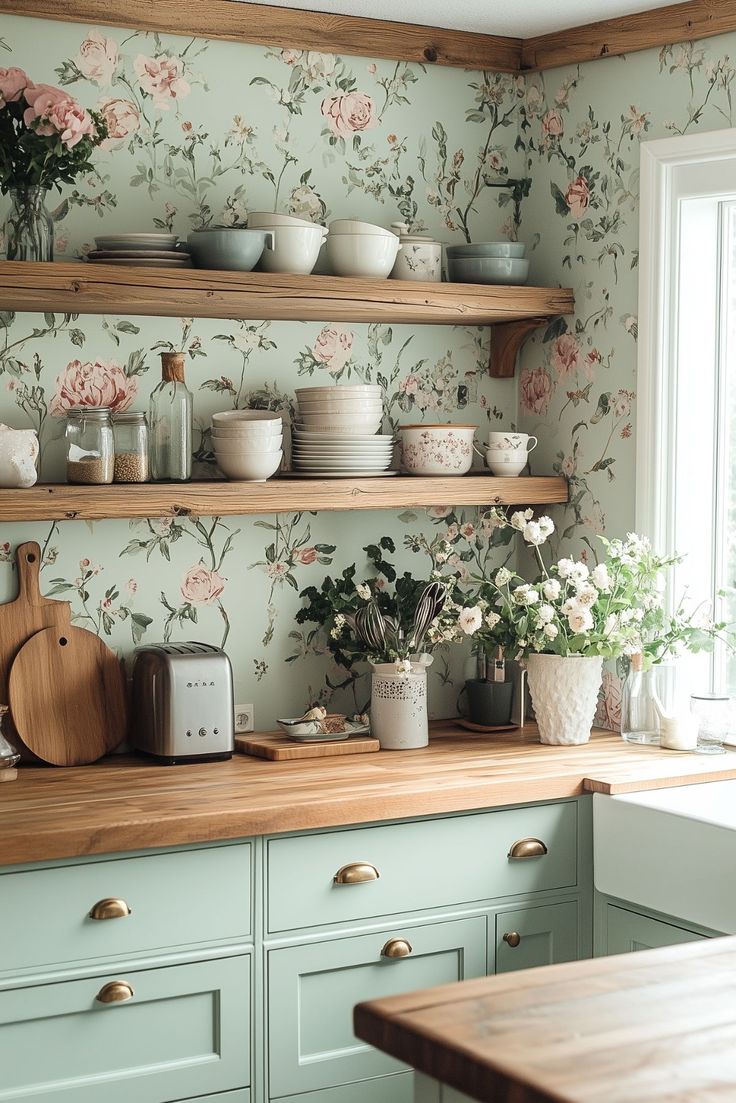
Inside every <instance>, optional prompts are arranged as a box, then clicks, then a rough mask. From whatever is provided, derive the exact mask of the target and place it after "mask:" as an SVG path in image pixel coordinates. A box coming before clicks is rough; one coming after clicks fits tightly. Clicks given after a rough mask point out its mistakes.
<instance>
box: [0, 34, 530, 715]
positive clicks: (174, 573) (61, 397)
mask: <svg viewBox="0 0 736 1103" xmlns="http://www.w3.org/2000/svg"><path fill="white" fill-rule="evenodd" d="M39 30H40V31H41V32H42V33H41V34H40V35H39ZM1 33H2V36H3V41H2V44H0V65H3V64H4V65H11V64H12V65H19V66H21V67H23V68H26V69H27V70H28V71H29V73H30V74H31V76H32V77H33V79H35V80H36V81H44V82H48V83H52V84H61V85H63V86H65V87H68V88H69V89H70V90H71V91H72V92H73V94H74V95H75V96H77V97H78V98H79V100H80V101H81V102H82V103H83V104H84V105H85V106H88V107H95V108H96V109H98V110H100V111H102V112H103V113H104V114H105V116H106V118H107V121H108V125H109V128H110V136H109V138H108V139H107V141H106V143H105V146H106V148H105V149H103V150H100V151H99V152H98V153H97V154H96V157H95V164H96V172H95V173H94V174H93V175H92V176H90V177H89V178H88V179H84V180H80V181H78V182H77V184H76V185H75V186H73V187H71V188H66V189H65V190H64V192H63V193H62V194H61V196H54V197H52V199H51V201H50V204H49V206H50V208H52V209H53V212H54V218H55V222H56V226H57V234H56V250H57V257H58V258H75V257H79V256H82V255H83V254H84V253H85V251H86V250H87V249H88V248H90V246H91V245H92V244H93V240H94V236H95V234H100V233H103V232H107V233H111V232H115V231H129V230H146V229H155V228H160V229H166V230H169V229H171V230H175V231H176V232H178V233H179V234H181V235H186V234H187V232H188V231H189V230H190V229H191V228H193V227H197V226H203V225H208V224H210V223H225V224H237V223H239V222H242V221H243V220H244V218H245V216H246V213H247V211H248V210H249V209H250V210H254V209H255V210H258V209H260V210H264V209H265V210H268V209H274V208H279V209H284V210H287V211H291V212H293V213H295V214H301V215H305V216H307V217H310V218H315V219H329V218H331V217H336V216H339V215H343V216H354V217H359V218H366V219H371V220H375V221H377V222H380V223H382V224H384V225H388V224H389V223H390V222H391V221H392V220H396V219H399V218H401V219H404V220H406V221H409V222H410V223H412V225H414V226H417V227H422V228H426V229H428V230H430V231H431V232H432V233H435V234H437V235H441V236H442V237H443V238H448V239H449V238H453V239H456V240H459V241H461V240H463V239H464V238H465V237H469V236H470V235H476V236H478V235H480V236H482V237H488V236H497V235H498V234H502V233H513V230H514V213H515V211H516V209H517V208H516V206H515V203H514V201H513V195H512V191H513V189H504V188H499V187H497V186H495V185H497V184H498V183H499V182H501V183H503V182H504V180H505V179H506V176H507V175H508V167H509V164H510V161H512V160H513V159H514V158H516V159H517V160H518V157H517V155H516V154H515V153H514V150H513V146H514V141H515V137H516V132H515V117H516V111H517V108H518V104H519V103H520V102H521V100H520V86H519V85H518V83H517V82H514V81H513V80H512V79H511V78H509V77H505V76H495V75H494V74H478V73H475V74H473V73H465V72H461V71H455V70H449V69H443V70H426V71H425V69H424V68H423V67H422V66H419V65H405V64H402V63H399V64H396V63H389V62H383V61H380V62H375V63H374V62H371V61H370V60H366V59H363V58H340V57H333V56H331V55H325V54H319V53H305V52H302V51H294V50H288V49H285V50H271V51H264V50H261V49H257V48H255V47H250V46H243V45H238V44H231V43H222V42H208V41H204V40H201V41H200V40H189V39H185V38H176V37H172V36H158V35H144V34H133V33H131V32H130V31H122V30H121V31H116V30H114V29H113V30H111V29H104V30H100V29H97V28H94V27H91V28H86V27H84V26H81V25H75V24H69V25H64V24H57V23H53V24H44V23H42V22H39V21H37V20H31V19H23V18H5V19H3V25H2V31H1ZM429 119H431V122H429V123H428V120H429ZM492 185H493V186H492ZM1 214H2V210H1V209H0V215H1ZM1 306H2V304H0V307H1ZM113 309H114V307H113ZM488 340H489V338H488V332H487V330H479V329H468V328H464V327H453V328H439V329H438V328H435V327H416V326H413V327H409V326H384V325H370V326H366V325H360V326H359V325H355V326H349V325H345V324H341V325H337V324H332V323H330V322H329V320H328V321H326V322H325V323H323V324H320V323H309V324H307V323H303V322H290V323H268V322H251V323H245V322H243V323H237V322H224V321H222V322H218V321H205V320H192V319H187V318H181V319H154V318H132V317H126V318H122V317H117V316H115V315H113V314H111V315H109V316H105V317H92V316H80V317H75V316H70V315H62V314H56V315H51V314H48V315H39V316H37V315H22V314H21V315H18V316H13V315H11V314H8V313H4V314H3V313H0V419H2V420H4V421H6V422H8V423H10V424H12V425H15V426H18V427H23V426H28V425H31V426H33V427H34V428H36V429H37V430H38V431H39V436H40V440H41V449H42V466H41V472H42V478H43V479H46V480H54V479H57V478H63V439H62V438H63V428H64V421H63V415H64V413H65V412H66V410H68V408H69V407H70V406H71V405H75V404H78V403H80V402H81V403H90V404H93V405H100V404H105V405H110V406H112V407H113V408H114V409H117V410H124V409H130V408H133V409H145V408H146V405H147V402H148V397H149V395H150V392H151V390H152V389H153V387H154V386H155V384H156V382H157V380H158V379H159V378H160V366H159V353H160V352H161V351H163V350H165V349H183V350H185V352H186V359H187V382H188V384H189V387H190V389H191V390H192V392H193V394H194V403H195V442H194V443H195V450H196V472H195V473H196V474H197V475H198V476H200V477H201V476H210V477H212V475H213V473H214V470H215V469H214V467H213V464H212V455H211V451H210V440H209V415H210V414H211V413H212V412H213V411H215V410H220V409H227V408H234V407H238V406H246V405H256V406H261V407H265V408H270V409H274V410H282V411H283V412H284V414H285V417H286V419H287V422H288V420H289V419H290V417H291V415H292V413H293V410H294V390H295V387H297V386H300V385H304V384H307V383H309V381H310V380H311V381H312V382H314V383H315V384H321V383H327V382H330V381H335V382H337V381H342V382H348V381H363V382H379V383H382V384H383V386H384V388H385V392H386V404H385V415H386V421H385V427H386V428H387V429H388V428H389V427H395V426H397V425H398V424H400V423H401V422H406V421H420V420H423V419H426V420H429V421H436V420H437V419H442V420H452V419H455V420H462V421H463V422H467V421H473V422H475V423H476V424H478V425H479V426H480V427H481V429H483V428H487V427H488V426H489V425H490V424H493V425H494V426H495V425H497V424H499V425H504V426H507V425H510V424H512V423H513V419H514V417H515V409H516V388H515V385H514V383H513V381H502V380H491V379H490V378H489V376H488V373H487V364H488ZM384 534H385V535H387V536H390V537H392V538H393V539H394V541H395V543H396V546H397V556H396V561H397V565H398V567H399V568H400V569H402V570H412V571H414V572H416V573H419V572H429V571H430V570H431V569H432V568H433V567H434V566H436V565H442V564H443V563H444V564H448V565H449V567H450V568H451V569H460V570H461V571H463V572H467V571H470V570H476V569H479V568H480V567H482V565H483V564H484V563H486V562H488V561H493V562H496V561H499V562H500V561H502V560H503V557H504V556H505V555H506V551H505V550H502V551H497V550H496V549H495V548H494V547H493V543H492V534H491V531H490V525H489V524H488V519H487V518H484V516H483V515H482V514H481V513H479V512H478V511H477V510H470V509H469V510H461V511H457V512H456V511H453V510H452V509H450V508H449V507H446V506H442V505H438V506H437V507H436V508H435V509H433V510H429V511H420V512H419V513H417V512H415V511H410V510H406V511H403V512H398V513H396V512H394V513H391V512H386V513H380V514H374V513H357V514H340V513H337V514H330V513H322V514H316V515H315V514H308V513H297V514H291V515H286V516H278V517H277V516H263V517H226V518H211V517H203V518H200V519H196V520H195V519H192V520H178V519H177V520H173V521H165V522H162V521H150V522H146V521H143V522H135V523H127V522H123V521H107V522H99V523H95V524H84V523H81V522H64V523H61V524H56V525H50V524H46V525H8V526H4V527H3V529H2V531H0V560H2V561H3V562H4V563H5V566H4V568H2V569H0V600H6V599H7V598H9V597H11V596H12V594H13V590H14V579H13V572H12V569H11V565H10V560H11V552H12V548H13V547H14V546H15V545H16V544H17V543H19V542H20V541H22V540H26V539H29V538H35V539H37V540H38V541H39V542H40V544H41V546H42V548H43V568H42V585H43V588H44V590H45V592H46V593H48V594H49V595H51V596H56V597H59V598H61V599H67V600H69V601H71V603H72V607H73V612H74V616H75V619H76V622H77V623H78V624H80V625H82V626H83V627H86V628H89V629H91V630H93V631H95V632H99V633H100V634H101V635H102V636H103V638H104V639H105V640H106V641H107V642H108V643H109V644H110V645H111V646H113V647H115V648H116V649H117V650H118V651H119V652H120V653H121V654H122V655H124V656H128V655H129V654H130V652H131V651H132V649H133V647H134V646H135V645H136V644H138V643H140V642H142V641H155V640H158V639H162V638H163V639H168V638H171V639H186V638H189V639H204V640H207V641H209V642H213V643H217V644H222V645H224V646H225V648H226V649H227V651H228V653H229V655H230V656H231V659H232V662H233V667H234V674H235V684H236V699H237V701H238V702H242V703H246V702H250V703H253V704H254V705H255V717H256V725H257V726H258V727H268V726H270V725H272V724H273V720H274V718H275V716H276V714H277V712H278V714H279V715H283V714H284V713H286V714H293V713H295V712H296V711H299V710H301V709H302V708H303V707H304V705H305V704H306V702H307V700H308V699H312V698H316V697H319V698H321V699H323V700H326V701H329V700H331V701H332V703H333V705H334V706H335V707H338V708H351V709H352V708H362V707H363V706H364V705H365V702H366V696H367V693H368V687H367V683H366V680H365V679H363V681H362V682H361V683H359V684H357V685H353V684H352V683H350V682H348V683H347V684H345V673H344V671H340V670H338V669H337V668H336V667H335V666H334V664H333V662H332V659H331V658H330V657H329V656H328V655H327V654H326V649H325V648H324V645H323V641H322V640H321V637H320V636H319V635H315V634H314V633H312V632H306V631H303V630H301V629H300V628H298V626H297V625H296V624H295V622H294V614H295V613H296V611H297V609H298V608H299V607H300V605H301V600H300V598H299V591H300V590H301V589H303V588H304V587H305V586H307V585H309V584H314V583H319V582H321V580H322V578H323V577H324V575H325V574H326V573H328V572H330V573H331V572H334V571H338V572H339V571H342V569H343V568H344V567H345V566H347V565H349V564H350V563H353V562H357V563H358V565H359V566H361V565H363V564H366V555H365V552H364V551H363V550H362V549H363V548H364V547H365V546H366V545H368V544H370V543H372V542H374V541H375V539H376V537H377V535H384ZM499 556H500V557H501V558H500V559H499ZM464 658H465V657H464V656H463V655H462V654H455V655H450V654H449V653H448V654H446V655H442V656H440V657H439V658H438V660H437V661H436V662H435V664H434V666H433V668H432V674H431V680H432V692H431V707H432V711H433V712H434V714H435V715H445V716H446V715H448V714H451V713H452V712H454V709H455V704H456V699H457V694H458V689H459V685H458V683H461V682H462V676H463V663H464Z"/></svg>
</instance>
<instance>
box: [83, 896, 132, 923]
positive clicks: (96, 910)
mask: <svg viewBox="0 0 736 1103" xmlns="http://www.w3.org/2000/svg"><path fill="white" fill-rule="evenodd" d="M130 911H131V909H130V908H129V907H128V905H127V904H126V903H125V901H124V900H118V899H117V897H115V896H106V897H105V899H104V900H98V901H97V903H96V904H95V905H94V906H93V908H92V910H91V911H90V913H89V918H90V919H124V918H125V917H126V915H130Z"/></svg>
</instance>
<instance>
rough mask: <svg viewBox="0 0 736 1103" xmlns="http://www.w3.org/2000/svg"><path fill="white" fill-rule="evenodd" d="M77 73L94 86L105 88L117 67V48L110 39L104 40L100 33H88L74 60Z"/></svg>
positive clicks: (110, 81)
mask: <svg viewBox="0 0 736 1103" xmlns="http://www.w3.org/2000/svg"><path fill="white" fill-rule="evenodd" d="M74 63H75V65H76V66H77V69H79V72H80V73H81V74H82V76H83V77H85V78H86V79H87V80H91V81H92V82H93V83H94V84H99V85H101V86H102V87H107V85H108V84H111V83H112V78H113V76H114V74H115V70H116V68H117V65H118V47H117V43H116V42H115V41H114V39H112V38H105V36H104V35H103V34H102V32H101V31H90V33H89V34H88V36H87V38H85V40H84V42H83V43H82V45H81V46H80V47H79V53H78V54H77V56H76V58H75V59H74Z"/></svg>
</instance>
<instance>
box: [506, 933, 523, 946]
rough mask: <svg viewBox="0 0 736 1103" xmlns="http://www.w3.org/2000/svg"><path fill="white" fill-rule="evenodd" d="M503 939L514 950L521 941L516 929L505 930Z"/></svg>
mask: <svg viewBox="0 0 736 1103" xmlns="http://www.w3.org/2000/svg"><path fill="white" fill-rule="evenodd" d="M503 940H504V942H507V943H508V944H509V946H510V947H511V949H512V950H515V949H516V947H517V946H518V945H519V943H520V942H521V935H520V934H519V932H518V931H506V934H505V935H504V936H503Z"/></svg>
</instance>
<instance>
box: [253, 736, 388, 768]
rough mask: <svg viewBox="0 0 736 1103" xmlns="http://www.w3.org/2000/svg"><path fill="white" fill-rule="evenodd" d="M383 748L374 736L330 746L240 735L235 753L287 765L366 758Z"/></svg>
mask: <svg viewBox="0 0 736 1103" xmlns="http://www.w3.org/2000/svg"><path fill="white" fill-rule="evenodd" d="M380 749H381V745H380V743H379V742H378V740H377V739H374V738H373V737H372V736H370V735H352V736H351V737H350V738H349V739H339V740H335V741H334V742H329V743H295V742H294V740H293V739H287V738H286V736H285V735H275V734H274V735H269V734H268V733H267V732H265V733H264V732H261V733H260V734H259V735H236V736H235V750H236V751H238V752H239V753H240V754H250V755H254V756H255V757H256V758H270V759H271V760H272V761H274V762H284V761H286V760H287V759H296V758H329V757H330V756H332V755H344V754H365V753H366V752H367V751H378V750H380Z"/></svg>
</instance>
